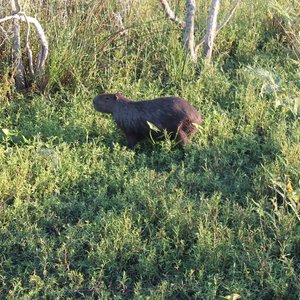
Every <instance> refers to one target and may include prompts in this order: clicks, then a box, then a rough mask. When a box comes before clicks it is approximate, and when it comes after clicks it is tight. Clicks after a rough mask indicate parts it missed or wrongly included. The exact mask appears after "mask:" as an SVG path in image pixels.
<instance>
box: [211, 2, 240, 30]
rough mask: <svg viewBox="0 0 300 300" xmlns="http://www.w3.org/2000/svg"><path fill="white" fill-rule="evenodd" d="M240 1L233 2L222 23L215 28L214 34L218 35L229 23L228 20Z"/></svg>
mask: <svg viewBox="0 0 300 300" xmlns="http://www.w3.org/2000/svg"><path fill="white" fill-rule="evenodd" d="M240 2H241V0H237V1H235V3H234V5H233V7H232V8H231V10H230V11H229V12H228V14H227V16H226V17H225V19H224V21H223V22H222V23H221V24H220V25H219V26H218V27H217V30H216V34H218V33H219V31H220V30H222V29H223V28H224V27H225V26H226V25H227V23H228V22H229V20H230V19H231V18H232V16H233V14H234V12H235V10H236V9H237V7H238V5H239V4H240Z"/></svg>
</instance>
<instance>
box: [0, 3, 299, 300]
mask: <svg viewBox="0 0 300 300" xmlns="http://www.w3.org/2000/svg"><path fill="white" fill-rule="evenodd" d="M24 2H26V1H24ZM146 2H147V3H145V4H144V6H143V7H142V8H140V9H139V10H138V11H137V8H134V9H132V11H131V13H129V14H128V15H126V17H125V21H124V22H125V26H126V27H128V28H129V29H128V31H127V34H126V35H120V34H116V32H117V31H118V28H117V27H116V23H115V21H114V18H113V14H112V13H113V11H115V10H116V9H117V7H118V1H100V2H99V1H94V0H91V1H89V2H87V1H79V0H77V1H72V4H69V6H68V7H67V8H65V7H64V6H63V4H60V2H58V3H52V2H51V1H48V2H47V1H46V2H45V3H44V6H43V7H40V6H39V5H35V6H34V5H30V4H29V1H28V3H27V2H26V3H25V4H24V6H25V7H24V9H26V11H27V13H28V15H30V14H32V15H34V14H36V16H37V17H38V18H39V19H40V21H41V23H42V24H43V25H44V26H45V27H46V32H47V36H48V39H49V45H50V57H49V60H48V64H47V70H46V77H47V80H48V85H47V87H46V90H45V91H44V92H43V93H39V92H38V90H37V89H36V88H34V87H33V88H32V90H31V91H29V92H28V93H27V94H24V95H23V94H18V93H17V92H16V91H15V90H14V86H13V82H12V79H11V77H10V70H11V68H10V56H9V55H8V54H7V53H9V51H10V50H9V49H10V46H11V45H10V44H5V45H2V46H1V48H0V56H1V60H0V71H1V73H0V75H1V77H0V78H1V82H0V97H1V98H0V103H1V105H0V229H1V230H0V249H1V251H0V299H224V298H222V297H225V296H227V295H231V294H233V293H236V294H239V295H240V296H241V299H266V300H267V299H278V300H279V299H292V300H293V299H299V297H300V275H299V274H300V225H299V224H300V223H299V221H300V214H299V196H300V159H299V158H300V138H299V137H300V124H299V123H300V121H299V114H300V111H299V110H300V108H299V107H300V106H299V97H300V94H299V90H300V83H299V82H300V75H299V52H298V49H299V43H298V42H299V41H298V40H297V34H296V33H297V32H298V30H299V18H297V17H296V16H297V13H298V11H299V10H298V7H299V5H298V2H296V1H278V2H276V3H275V1H272V3H271V4H270V5H268V4H267V3H266V2H265V1H263V0H260V1H255V3H253V1H242V3H241V5H240V7H239V8H238V10H237V12H236V14H235V16H234V18H233V19H232V20H231V21H230V23H229V24H228V25H227V27H225V28H224V29H223V30H222V31H221V32H220V34H219V35H218V37H217V39H216V45H215V51H214V57H213V65H212V66H210V67H208V66H205V64H204V63H203V61H202V59H201V58H199V61H198V63H197V64H192V63H191V62H190V61H189V58H188V57H187V56H186V53H185V52H184V49H183V34H182V32H181V31H180V29H179V28H177V26H176V25H174V24H172V23H170V22H169V21H168V20H166V19H165V17H164V13H163V12H161V11H160V9H159V6H157V5H156V4H157V2H155V1H146ZM170 2H171V3H172V4H173V5H175V3H177V1H170ZM51 3H52V4H51ZM87 3H88V4H87ZM230 3H231V2H230V1H224V3H223V5H224V9H225V8H226V9H228V8H229V7H230ZM198 4H199V7H201V8H203V11H206V10H207V9H208V7H209V1H198ZM203 11H202V12H199V17H198V20H197V23H198V27H199V30H200V31H202V30H203V29H204V27H205V23H203V22H204V20H205V14H204V13H203ZM181 14H182V16H183V15H184V14H183V11H182V12H181ZM224 14H225V13H224V11H223V10H222V12H221V16H220V18H221V19H222V17H223V15H224ZM66 16H67V17H66ZM50 20H51V21H50ZM46 24H47V25H46ZM62 24H63V26H62ZM249 28H251V30H249ZM32 44H33V47H37V45H36V44H35V43H34V42H33V43H32ZM117 91H122V92H123V93H124V95H126V96H128V97H130V98H132V99H135V100H140V99H150V98H153V97H157V96H160V95H170V94H175V95H180V96H182V97H184V98H186V99H188V100H189V102H190V103H192V104H193V105H194V106H195V107H196V108H197V109H199V111H200V112H201V114H202V115H203V118H204V123H203V124H202V126H201V128H200V130H199V133H198V134H197V135H196V136H195V138H194V139H193V142H192V143H191V144H190V145H188V146H187V147H186V148H185V149H181V148H178V147H176V146H175V145H174V143H172V142H171V141H169V140H168V139H167V140H166V141H160V142H156V143H151V142H150V141H146V142H144V143H141V144H140V145H138V146H137V147H136V148H135V149H134V150H128V149H127V148H126V146H125V142H126V141H125V138H124V137H123V136H122V134H121V133H120V131H119V130H118V129H117V127H116V125H115V124H114V122H113V121H112V119H111V117H110V116H108V115H103V114H99V113H96V112H95V111H94V110H93V107H92V101H91V100H92V99H93V97H94V96H95V95H96V94H97V93H101V92H117Z"/></svg>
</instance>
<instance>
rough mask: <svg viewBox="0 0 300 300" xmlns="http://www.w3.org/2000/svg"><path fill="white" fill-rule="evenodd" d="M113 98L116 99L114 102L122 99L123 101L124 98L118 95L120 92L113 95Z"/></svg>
mask: <svg viewBox="0 0 300 300" xmlns="http://www.w3.org/2000/svg"><path fill="white" fill-rule="evenodd" d="M115 97H116V100H117V101H119V100H122V99H125V97H124V96H123V95H122V94H121V93H120V92H117V93H116V94H115Z"/></svg>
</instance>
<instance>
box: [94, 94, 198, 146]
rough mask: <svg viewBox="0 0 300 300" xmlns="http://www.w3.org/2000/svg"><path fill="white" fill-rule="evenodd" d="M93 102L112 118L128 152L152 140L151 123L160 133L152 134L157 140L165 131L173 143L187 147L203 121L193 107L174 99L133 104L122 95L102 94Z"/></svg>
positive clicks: (165, 98)
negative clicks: (124, 137) (126, 144)
mask: <svg viewBox="0 0 300 300" xmlns="http://www.w3.org/2000/svg"><path fill="white" fill-rule="evenodd" d="M93 102H94V107H95V109H96V110H97V111H100V112H103V113H110V114H112V115H113V118H114V120H115V121H116V123H117V125H118V126H119V127H120V128H121V130H122V131H123V132H124V134H125V136H126V138H127V142H128V147H129V148H133V147H134V146H135V145H136V143H138V142H139V141H140V140H142V139H144V138H146V137H149V136H150V131H151V129H150V127H149V123H151V124H153V125H155V126H156V127H157V128H158V129H159V130H160V132H159V133H158V132H152V131H151V136H152V137H153V138H154V139H156V138H158V137H159V136H161V135H162V131H163V130H166V131H167V132H168V133H170V135H171V138H172V139H177V140H179V141H180V143H181V144H182V145H185V144H187V143H188V142H189V141H190V139H191V137H192V135H193V134H194V133H195V132H196V131H197V129H198V128H197V127H198V125H199V124H200V123H201V121H202V119H201V116H200V114H199V113H198V112H197V110H196V109H195V108H194V107H193V106H192V105H190V104H189V103H188V102H187V101H186V100H184V99H182V98H179V97H175V96H170V97H162V98H157V99H153V100H146V101H139V102H134V101H131V100H129V99H127V98H126V97H124V96H123V95H121V94H120V93H117V94H101V95H98V96H97V97H95V98H94V100H93Z"/></svg>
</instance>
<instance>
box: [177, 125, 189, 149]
mask: <svg viewBox="0 0 300 300" xmlns="http://www.w3.org/2000/svg"><path fill="white" fill-rule="evenodd" d="M177 137H178V140H179V141H180V143H181V145H182V146H184V145H186V144H187V143H188V142H189V137H188V136H187V134H186V133H185V132H184V131H183V130H182V129H179V130H178V132H177Z"/></svg>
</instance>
